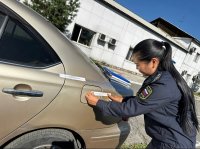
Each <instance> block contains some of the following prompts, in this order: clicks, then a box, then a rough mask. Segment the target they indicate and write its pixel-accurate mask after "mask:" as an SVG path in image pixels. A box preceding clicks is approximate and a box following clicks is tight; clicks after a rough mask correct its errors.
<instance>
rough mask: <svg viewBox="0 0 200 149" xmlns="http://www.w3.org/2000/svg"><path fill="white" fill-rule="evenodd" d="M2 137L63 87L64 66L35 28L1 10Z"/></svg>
mask: <svg viewBox="0 0 200 149" xmlns="http://www.w3.org/2000/svg"><path fill="white" fill-rule="evenodd" d="M0 35H1V36H0V121H1V123H0V139H2V138H3V137H5V136H6V135H8V134H9V133H11V132H12V131H14V130H15V129H17V128H19V127H20V126H21V125H23V124H24V123H26V122H27V121H29V120H30V119H31V118H33V117H34V116H36V115H37V114H38V113H39V112H41V111H42V110H43V109H44V108H45V107H47V106H48V105H49V104H50V103H51V101H52V100H54V99H55V98H56V96H57V94H58V93H59V91H60V90H61V88H62V86H63V84H64V79H63V78H61V77H59V74H60V73H64V67H63V64H62V63H61V60H60V59H59V57H58V55H57V54H56V53H55V52H54V50H53V49H52V48H51V47H50V46H49V45H48V44H47V43H46V42H45V40H44V39H43V38H42V37H41V36H40V35H39V34H38V33H36V32H35V31H34V30H33V29H32V28H30V26H29V27H27V26H26V25H24V24H23V23H22V22H20V21H18V20H17V19H15V18H12V17H10V16H7V15H6V14H4V13H2V12H0Z"/></svg>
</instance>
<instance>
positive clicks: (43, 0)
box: [24, 0, 80, 32]
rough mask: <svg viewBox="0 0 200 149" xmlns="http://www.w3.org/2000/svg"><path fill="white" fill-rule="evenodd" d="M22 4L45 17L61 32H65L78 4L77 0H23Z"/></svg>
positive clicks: (76, 10)
mask: <svg viewBox="0 0 200 149" xmlns="http://www.w3.org/2000/svg"><path fill="white" fill-rule="evenodd" d="M24 4H25V5H27V6H29V7H31V8H32V9H34V10H35V11H36V12H38V13H39V14H41V15H42V16H44V17H45V18H47V19H48V20H49V21H50V22H52V23H53V24H54V25H55V26H56V27H57V28H58V29H59V30H60V31H61V32H66V27H67V26H68V25H69V24H70V23H71V22H72V20H73V19H74V17H75V16H76V13H77V12H78V8H79V6H80V3H79V0H25V1H24Z"/></svg>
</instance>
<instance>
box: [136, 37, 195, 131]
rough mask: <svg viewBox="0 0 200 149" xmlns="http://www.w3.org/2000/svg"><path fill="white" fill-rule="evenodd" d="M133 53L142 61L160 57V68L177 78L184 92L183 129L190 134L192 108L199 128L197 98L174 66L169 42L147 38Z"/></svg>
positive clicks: (181, 104) (193, 117)
mask: <svg viewBox="0 0 200 149" xmlns="http://www.w3.org/2000/svg"><path fill="white" fill-rule="evenodd" d="M133 55H136V56H137V58H138V59H139V60H141V61H147V62H150V61H151V59H152V58H158V59H159V61H160V63H159V66H158V70H161V71H168V72H170V73H171V75H172V77H173V78H174V79H175V81H176V83H177V86H178V88H179V89H180V91H181V93H182V99H181V101H180V103H179V116H180V126H181V128H182V129H183V131H184V132H185V133H187V134H190V132H191V131H192V124H191V120H190V116H191V115H189V114H187V112H188V110H191V114H192V121H193V123H194V125H195V127H196V129H197V130H198V124H199V123H198V119H197V115H196V108H195V100H194V95H193V92H192V90H191V89H190V88H189V86H188V85H187V83H186V81H185V80H184V79H183V77H182V76H181V75H180V73H179V72H178V71H177V70H176V68H175V67H174V64H173V62H172V58H171V57H172V48H171V46H170V44H169V43H167V42H162V41H161V42H160V41H157V40H154V39H146V40H143V41H141V42H140V43H138V44H137V45H136V46H135V47H134V49H133Z"/></svg>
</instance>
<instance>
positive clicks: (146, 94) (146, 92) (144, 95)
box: [139, 86, 153, 100]
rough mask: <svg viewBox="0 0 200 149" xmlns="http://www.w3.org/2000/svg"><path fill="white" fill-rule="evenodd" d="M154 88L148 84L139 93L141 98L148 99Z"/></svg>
mask: <svg viewBox="0 0 200 149" xmlns="http://www.w3.org/2000/svg"><path fill="white" fill-rule="evenodd" d="M152 92H153V91H152V88H151V87H150V86H147V87H146V88H144V89H143V90H142V91H141V92H140V93H139V98H140V99H142V100H145V99H147V98H148V97H149V96H150V95H151V94H152Z"/></svg>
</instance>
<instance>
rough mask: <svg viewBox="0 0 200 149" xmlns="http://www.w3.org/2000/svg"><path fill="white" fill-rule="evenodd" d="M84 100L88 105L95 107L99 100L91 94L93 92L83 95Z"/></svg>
mask: <svg viewBox="0 0 200 149" xmlns="http://www.w3.org/2000/svg"><path fill="white" fill-rule="evenodd" d="M85 99H86V100H87V102H88V104H89V105H91V106H96V104H97V102H98V100H99V98H98V97H97V96H95V95H94V94H93V92H88V93H86V95H85Z"/></svg>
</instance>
